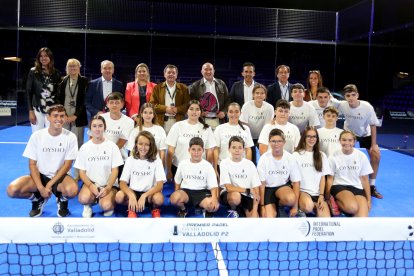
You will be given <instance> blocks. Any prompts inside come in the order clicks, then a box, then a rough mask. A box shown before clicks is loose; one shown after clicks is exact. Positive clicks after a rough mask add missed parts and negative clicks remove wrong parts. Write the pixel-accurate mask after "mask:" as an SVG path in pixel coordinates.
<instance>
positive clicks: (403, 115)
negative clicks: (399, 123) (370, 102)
mask: <svg viewBox="0 0 414 276" xmlns="http://www.w3.org/2000/svg"><path fill="white" fill-rule="evenodd" d="M389 113H390V117H391V119H395V120H414V111H411V110H407V111H393V110H390V111H389Z"/></svg>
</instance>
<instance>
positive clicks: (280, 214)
mask: <svg viewBox="0 0 414 276" xmlns="http://www.w3.org/2000/svg"><path fill="white" fill-rule="evenodd" d="M276 217H278V218H288V217H289V214H288V213H286V210H285V207H283V206H279V207H278V208H277V215H276Z"/></svg>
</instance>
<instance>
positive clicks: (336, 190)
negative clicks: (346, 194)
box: [331, 185, 366, 198]
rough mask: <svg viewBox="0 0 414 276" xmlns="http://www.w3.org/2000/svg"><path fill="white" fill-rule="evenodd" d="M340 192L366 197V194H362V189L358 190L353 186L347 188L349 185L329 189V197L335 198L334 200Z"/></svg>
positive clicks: (334, 186)
mask: <svg viewBox="0 0 414 276" xmlns="http://www.w3.org/2000/svg"><path fill="white" fill-rule="evenodd" d="M342 191H350V192H351V193H353V194H354V195H355V196H357V195H359V196H363V197H366V194H365V192H364V190H363V189H358V188H356V187H354V186H349V185H333V186H332V187H331V195H332V196H333V197H335V198H336V195H337V194H338V193H339V192H342Z"/></svg>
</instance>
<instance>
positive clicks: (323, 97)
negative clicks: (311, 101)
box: [316, 93, 330, 108]
mask: <svg viewBox="0 0 414 276" xmlns="http://www.w3.org/2000/svg"><path fill="white" fill-rule="evenodd" d="M329 99H330V94H329V93H318V94H317V95H316V100H317V101H318V105H319V106H320V107H322V108H325V107H327V106H328V103H329Z"/></svg>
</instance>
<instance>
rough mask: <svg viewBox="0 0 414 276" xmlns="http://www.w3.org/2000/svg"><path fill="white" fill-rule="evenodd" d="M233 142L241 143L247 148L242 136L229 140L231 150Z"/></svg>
mask: <svg viewBox="0 0 414 276" xmlns="http://www.w3.org/2000/svg"><path fill="white" fill-rule="evenodd" d="M233 142H239V143H241V144H242V145H243V148H244V146H245V144H244V140H243V138H241V137H240V136H231V137H230V140H229V148H230V146H231V143H233Z"/></svg>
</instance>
